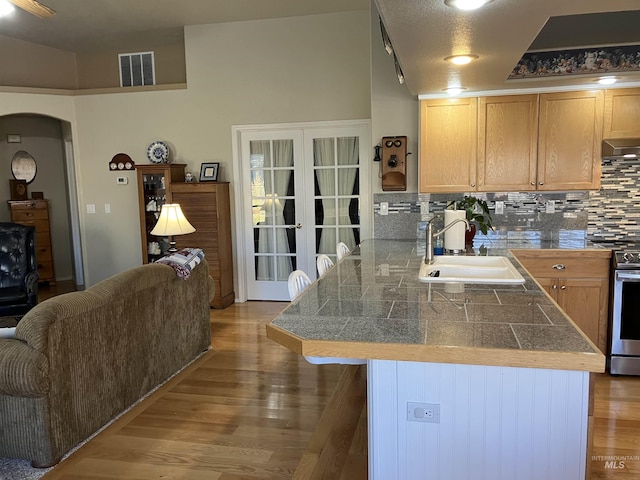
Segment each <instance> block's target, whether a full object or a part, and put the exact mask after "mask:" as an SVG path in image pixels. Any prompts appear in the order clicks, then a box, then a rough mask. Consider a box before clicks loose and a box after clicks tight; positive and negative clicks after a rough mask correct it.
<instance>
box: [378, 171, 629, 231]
mask: <svg viewBox="0 0 640 480" xmlns="http://www.w3.org/2000/svg"><path fill="white" fill-rule="evenodd" d="M474 195H475V196H477V197H479V198H484V199H486V200H487V203H488V205H489V209H490V210H491V212H492V219H493V224H494V227H495V231H494V232H490V233H489V237H492V236H493V237H496V236H505V237H506V236H514V235H517V234H518V232H523V231H536V232H538V234H539V235H540V236H541V238H543V239H549V240H551V239H553V238H557V237H558V236H559V235H571V236H572V237H575V238H578V237H582V238H583V239H589V240H596V241H616V240H627V241H629V240H631V241H636V240H640V226H639V225H638V220H639V219H640V160H637V159H634V160H628V159H627V160H622V159H604V160H603V163H602V186H601V188H600V190H598V191H577V192H558V193H548V192H522V193H521V192H509V193H498V192H497V193H474ZM459 198H462V194H417V193H389V194H387V193H379V194H375V195H374V236H375V238H403V239H413V238H416V236H417V233H416V232H417V225H418V224H419V223H420V222H421V221H424V220H429V219H431V218H432V217H433V216H434V215H435V216H436V219H435V220H434V222H435V225H436V226H442V225H441V222H442V220H441V217H442V211H443V210H444V209H445V208H446V206H447V205H448V203H449V202H451V201H452V200H456V199H459ZM496 201H502V202H504V213H502V214H500V215H498V214H496V213H495V202H496ZM550 201H552V203H553V210H554V213H547V211H548V210H549V209H550V207H551V204H550V203H549V202H550ZM381 202H387V203H388V215H381V214H380V204H381Z"/></svg>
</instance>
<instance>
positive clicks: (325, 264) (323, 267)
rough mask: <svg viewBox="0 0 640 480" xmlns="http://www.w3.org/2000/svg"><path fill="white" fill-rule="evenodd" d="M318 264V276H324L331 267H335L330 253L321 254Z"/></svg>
mask: <svg viewBox="0 0 640 480" xmlns="http://www.w3.org/2000/svg"><path fill="white" fill-rule="evenodd" d="M316 266H317V267H318V277H322V276H323V275H324V274H325V273H327V271H328V270H329V269H330V268H331V267H333V261H332V260H331V259H330V258H329V256H328V255H325V254H320V255H318V258H317V260H316Z"/></svg>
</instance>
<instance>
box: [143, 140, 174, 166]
mask: <svg viewBox="0 0 640 480" xmlns="http://www.w3.org/2000/svg"><path fill="white" fill-rule="evenodd" d="M147 158H148V159H149V161H150V162H151V163H168V162H169V147H168V146H167V144H166V143H164V142H159V141H158V142H153V143H152V144H151V145H149V148H147Z"/></svg>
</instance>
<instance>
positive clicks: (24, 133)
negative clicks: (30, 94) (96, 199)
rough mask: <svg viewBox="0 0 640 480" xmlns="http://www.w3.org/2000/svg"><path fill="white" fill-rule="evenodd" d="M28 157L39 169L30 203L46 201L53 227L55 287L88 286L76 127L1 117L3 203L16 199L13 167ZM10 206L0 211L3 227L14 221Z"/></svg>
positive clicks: (28, 116) (36, 117)
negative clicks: (64, 284) (15, 160)
mask: <svg viewBox="0 0 640 480" xmlns="http://www.w3.org/2000/svg"><path fill="white" fill-rule="evenodd" d="M18 151H26V152H28V153H29V154H30V155H31V156H32V157H33V158H34V159H35V162H36V165H37V170H36V175H35V177H34V178H33V180H32V181H31V183H29V185H28V186H27V198H33V196H34V192H35V194H36V196H38V195H42V196H43V198H44V199H46V200H47V201H48V204H49V221H50V231H51V242H52V254H53V264H54V271H55V278H56V281H61V282H73V283H74V284H75V286H76V288H82V287H83V285H84V273H83V264H82V253H81V243H80V228H79V211H78V200H77V189H76V183H75V166H74V158H73V141H72V135H71V124H70V123H69V122H67V121H64V120H60V119H57V118H54V117H51V116H47V115H40V114H33V113H20V114H10V115H4V116H0V182H4V185H6V186H7V188H3V189H0V202H1V203H4V204H5V205H7V203H6V202H7V201H8V200H10V199H11V196H10V195H11V192H10V189H9V188H8V186H9V180H11V179H13V178H14V176H13V173H12V169H11V161H12V158H13V156H14V155H15V153H16V152H18ZM10 219H11V215H10V211H9V208H8V206H7V207H6V208H2V207H0V221H10Z"/></svg>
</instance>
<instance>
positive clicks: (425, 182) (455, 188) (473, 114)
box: [419, 98, 478, 193]
mask: <svg viewBox="0 0 640 480" xmlns="http://www.w3.org/2000/svg"><path fill="white" fill-rule="evenodd" d="M477 125H478V100H477V98H459V99H438V100H421V101H420V182H419V191H420V192H421V193H448V192H469V191H475V190H476V160H477V157H476V155H477V147H476V145H477V143H476V142H477V130H478V129H477Z"/></svg>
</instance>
